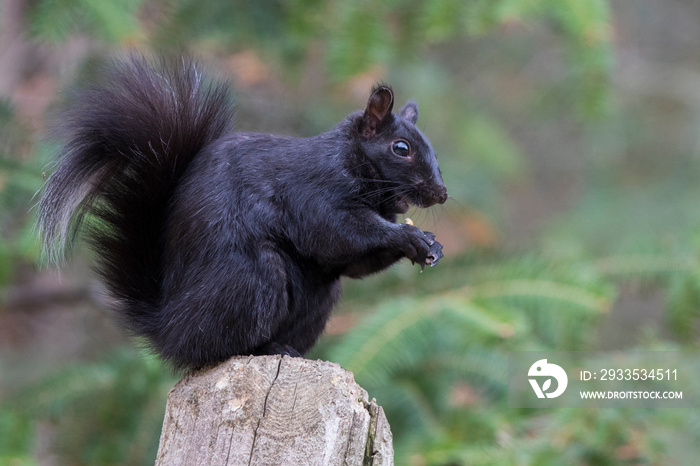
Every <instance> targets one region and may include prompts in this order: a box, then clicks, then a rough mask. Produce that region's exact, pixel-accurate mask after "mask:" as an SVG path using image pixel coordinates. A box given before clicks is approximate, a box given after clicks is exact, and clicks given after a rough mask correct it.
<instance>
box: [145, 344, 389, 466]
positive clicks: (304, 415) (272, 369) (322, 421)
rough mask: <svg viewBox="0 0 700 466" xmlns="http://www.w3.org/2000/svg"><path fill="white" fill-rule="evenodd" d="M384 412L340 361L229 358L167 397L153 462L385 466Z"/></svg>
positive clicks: (198, 373)
mask: <svg viewBox="0 0 700 466" xmlns="http://www.w3.org/2000/svg"><path fill="white" fill-rule="evenodd" d="M393 455H394V451H393V447H392V437H391V430H390V429H389V423H388V422H387V420H386V417H385V416H384V411H383V410H382V408H381V407H380V406H378V405H377V404H376V403H375V401H374V400H372V401H368V397H367V392H366V391H365V390H364V389H363V388H362V387H360V386H359V385H357V383H355V379H354V377H353V375H352V374H351V373H350V372H347V371H345V370H343V369H342V368H341V367H340V366H339V365H337V364H334V363H330V362H324V361H310V360H308V359H302V358H291V357H288V356H256V357H253V356H248V357H234V358H231V359H230V360H228V361H226V362H224V363H222V364H220V365H218V366H215V367H212V368H208V369H203V370H200V371H194V372H191V373H189V374H187V375H186V376H185V377H184V378H183V379H182V380H180V382H178V383H177V384H176V385H175V387H174V388H173V389H172V390H171V391H170V394H169V395H168V403H167V406H166V412H165V419H164V420H163V430H162V432H161V436H160V447H159V448H158V456H157V459H156V465H157V466H159V465H162V466H165V465H167V466H171V465H240V464H244V465H305V466H306V465H323V466H326V465H346V464H347V465H391V464H393Z"/></svg>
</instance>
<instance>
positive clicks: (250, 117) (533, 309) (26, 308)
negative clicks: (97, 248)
mask: <svg viewBox="0 0 700 466" xmlns="http://www.w3.org/2000/svg"><path fill="white" fill-rule="evenodd" d="M699 18H700V3H698V2H696V1H693V0H665V1H664V2H659V1H654V0H615V1H614V2H612V1H610V2H609V1H606V0H469V1H461V0H444V1H430V0H386V1H369V0H357V1H341V0H331V1H325V2H322V1H319V0H306V1H305V0H277V1H272V0H271V1H254V0H248V1H242V0H226V1H225V0H214V1H206V0H125V1H120V2H116V1H106V0H60V1H56V0H33V1H30V0H2V2H0V19H1V23H0V465H5V464H8V465H33V464H42V465H44V464H46V465H54V464H57V465H63V464H76V465H77V464H86V465H113V464H124V465H140V464H144V465H145V464H152V463H153V461H154V459H155V451H156V448H157V445H158V436H159V434H160V426H161V422H162V415H163V411H164V405H165V397H166V394H167V391H168V390H169V388H170V387H171V386H172V385H173V384H174V383H175V381H176V380H177V379H178V378H179V377H180V375H181V374H177V373H173V371H172V370H170V369H169V368H167V367H164V366H162V365H161V364H160V362H159V361H158V360H157V359H155V358H154V357H153V356H151V355H149V354H148V353H147V352H146V351H145V350H140V349H139V348H140V347H142V346H143V345H141V344H140V343H139V342H138V341H136V342H135V341H133V340H130V339H128V338H127V337H125V336H124V335H123V334H122V333H121V332H120V331H119V329H117V328H116V327H115V325H114V321H113V319H112V317H111V316H110V315H109V312H108V310H107V306H106V300H105V298H104V296H103V294H102V289H101V287H100V284H99V283H97V282H95V281H94V279H92V278H91V277H90V274H89V271H88V264H89V257H88V256H87V255H86V254H85V253H84V251H83V250H81V249H79V250H78V251H77V252H76V254H74V256H73V257H72V258H71V260H70V262H69V264H68V266H67V267H65V268H64V269H62V271H61V272H60V273H59V272H58V271H56V270H53V269H49V268H42V267H40V266H39V265H37V264H38V262H39V257H38V241H37V239H36V237H35V232H34V230H33V225H34V221H35V215H36V209H35V204H36V202H37V199H38V194H36V193H37V192H38V191H39V190H40V188H41V186H42V182H43V181H42V180H43V177H44V175H45V173H49V172H50V170H51V167H50V165H49V161H50V158H51V154H52V153H53V152H54V150H55V147H52V145H51V143H50V141H48V140H47V139H46V137H45V135H46V127H47V115H48V114H50V111H51V109H52V108H53V107H54V106H55V103H56V102H57V101H58V100H59V99H60V95H61V92H62V91H63V90H65V89H66V88H67V87H69V86H70V85H71V84H72V83H75V82H77V81H78V80H80V78H81V76H85V75H87V74H89V73H90V70H91V69H93V67H94V65H95V64H96V63H98V62H100V61H102V60H105V59H106V58H107V57H109V56H113V55H114V54H117V55H118V54H120V53H123V52H124V51H125V50H128V49H134V48H135V49H138V50H142V51H166V52H178V51H186V52H189V53H191V54H193V55H195V56H198V57H201V58H202V60H203V61H204V62H205V63H207V64H209V65H210V68H211V70H212V72H213V73H215V74H218V75H221V76H226V77H230V78H232V79H233V80H234V82H235V88H236V93H237V122H238V125H239V128H240V129H242V130H255V131H266V132H276V133H282V134H290V135H300V136H306V135H311V134H316V133H318V132H321V131H325V130H328V129H329V128H331V127H332V126H334V125H335V124H336V123H337V122H338V121H339V120H340V119H342V118H343V117H344V116H345V115H346V114H347V113H349V112H350V111H352V110H356V109H360V108H363V107H364V104H365V102H366V99H367V96H368V92H369V90H370V88H371V86H372V84H374V83H375V82H377V81H386V82H388V83H391V84H392V85H393V87H394V90H395V94H396V96H397V100H398V101H399V102H398V103H400V104H402V103H403V101H405V100H407V99H409V98H411V99H415V100H417V101H418V102H419V105H420V116H419V127H420V128H421V129H422V130H423V131H424V132H425V133H426V135H427V136H428V137H429V138H430V140H431V141H432V143H433V146H434V148H435V150H436V153H437V154H438V159H439V160H440V164H441V166H442V171H443V174H444V178H445V182H446V184H447V186H448V188H449V191H450V194H451V199H450V201H448V203H447V204H445V205H444V206H438V207H433V208H431V209H429V210H427V211H417V210H413V211H410V212H409V214H408V215H409V216H410V217H411V218H412V219H413V221H414V222H415V224H416V225H417V226H419V227H421V228H422V229H424V230H429V231H434V232H436V234H437V237H438V239H439V240H440V241H441V242H442V243H444V245H445V253H446V257H445V259H444V260H443V261H441V262H440V264H439V266H437V267H435V268H431V269H427V270H425V272H424V273H419V270H418V268H417V267H411V266H410V265H408V264H400V265H398V266H395V267H393V268H392V269H390V270H389V271H387V272H385V273H383V274H380V275H378V276H376V277H372V278H370V279H366V280H363V281H359V282H358V281H355V282H353V281H350V280H348V281H347V282H346V284H345V293H344V297H343V300H342V302H341V304H340V306H339V308H338V309H337V310H336V312H335V314H334V317H333V319H332V321H331V322H330V323H329V326H328V328H327V332H326V336H325V337H324V338H323V340H322V341H321V343H320V344H319V345H318V346H317V347H316V348H315V349H314V351H313V353H312V354H311V355H310V356H309V357H312V358H322V359H329V360H332V361H335V362H338V363H340V364H341V365H342V366H343V367H345V368H346V369H348V370H351V371H353V372H354V374H355V377H356V380H357V381H358V382H359V383H360V384H361V385H363V386H364V387H365V388H366V389H367V390H368V392H369V394H370V397H376V398H377V401H378V403H379V404H380V405H382V406H383V407H384V409H385V410H386V413H387V417H388V419H389V422H390V424H391V426H392V430H393V433H394V447H395V451H396V463H397V464H407V465H417V466H422V465H461V464H465V465H467V464H469V465H472V464H475V465H491V464H496V465H511V464H522V465H560V464H572V465H574V464H581V465H583V464H625V465H627V464H635V465H636V464H644V465H654V464H659V465H666V464H697V458H698V457H699V455H700V411H698V410H697V409H695V410H682V411H681V410H673V409H667V410H653V409H645V410H640V409H636V410H631V409H617V410H616V409H595V408H588V409H559V410H535V409H509V408H508V407H507V396H506V395H507V393H506V392H507V390H506V388H507V387H506V374H507V355H508V352H509V351H514V350H515V351H518V350H582V351H584V350H596V349H605V350H618V349H634V348H636V349H648V350H674V349H683V350H697V349H698V330H699V328H700V327H699V325H700V319H698V317H699V316H700V266H699V264H698V252H699V249H700V208H698V201H699V200H700V183H698V180H700V21H698V19H699Z"/></svg>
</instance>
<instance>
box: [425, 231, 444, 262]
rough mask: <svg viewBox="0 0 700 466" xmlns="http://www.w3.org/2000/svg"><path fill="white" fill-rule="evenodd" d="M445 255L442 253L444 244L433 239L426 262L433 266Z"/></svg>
mask: <svg viewBox="0 0 700 466" xmlns="http://www.w3.org/2000/svg"><path fill="white" fill-rule="evenodd" d="M431 234H432V233H431ZM434 236H435V235H433V237H434ZM443 256H444V254H443V253H442V244H440V243H438V242H437V241H435V240H433V244H431V245H430V252H428V256H427V257H426V258H425V264H426V265H429V266H431V267H432V266H434V265H435V264H437V263H438V261H439V260H440V259H442V258H443Z"/></svg>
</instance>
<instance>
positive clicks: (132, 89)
mask: <svg viewBox="0 0 700 466" xmlns="http://www.w3.org/2000/svg"><path fill="white" fill-rule="evenodd" d="M229 94H230V93H229V89H228V86H227V85H226V84H224V83H217V82H207V81H205V80H204V78H203V77H202V75H201V74H200V72H199V70H198V69H197V67H196V65H195V64H194V63H193V62H191V61H189V60H186V59H177V60H172V61H167V60H162V61H161V62H160V63H159V64H158V65H157V66H152V65H150V64H149V62H148V60H147V59H145V58H144V57H141V56H132V57H131V58H130V59H128V60H126V61H124V62H118V63H114V64H112V65H111V66H110V67H109V68H108V69H107V70H106V72H105V73H104V74H103V75H102V76H101V79H100V81H99V83H95V84H92V85H90V86H87V87H85V88H83V89H81V90H80V91H78V92H77V93H76V95H75V99H74V100H73V101H71V102H70V107H69V108H68V109H67V110H66V111H65V112H63V113H61V114H60V115H59V116H60V122H59V123H58V125H57V128H56V135H57V136H58V138H59V140H60V141H61V142H62V144H63V148H62V152H61V154H60V158H59V160H58V166H57V168H56V170H55V171H54V173H53V174H52V175H51V176H50V177H49V179H48V181H47V182H46V186H45V190H44V193H43V196H42V198H41V201H40V203H39V209H40V214H39V227H40V231H41V233H42V234H43V247H44V252H45V253H46V254H47V255H48V257H50V258H51V259H52V260H54V261H55V260H58V259H60V258H61V257H62V256H63V251H64V250H65V248H66V246H67V245H68V244H69V243H71V242H72V240H73V239H74V237H75V236H76V234H77V233H78V232H79V231H81V230H82V231H81V235H82V236H84V237H85V239H86V240H87V241H88V243H89V244H90V246H91V247H92V249H93V251H94V252H95V253H96V254H95V255H96V262H97V264H96V268H97V271H98V273H99V274H100V275H101V277H102V278H103V279H104V282H105V283H106V285H107V287H108V288H109V291H110V292H111V294H112V295H113V296H114V298H116V299H117V300H118V307H119V310H120V312H119V314H120V316H121V317H123V318H124V320H125V322H126V324H127V326H128V327H129V328H130V329H131V330H133V331H134V332H135V333H137V334H141V335H144V336H149V335H150V334H151V333H152V332H154V331H155V329H151V328H150V327H151V326H152V325H153V322H154V319H153V318H152V317H153V316H152V314H153V312H155V311H156V310H157V308H158V301H159V298H160V285H161V275H160V274H161V265H162V255H163V246H162V245H163V238H162V236H163V230H164V222H165V216H166V214H167V210H168V202H169V198H170V197H171V195H172V193H173V190H174V188H175V186H176V185H177V183H178V180H179V179H180V177H181V176H182V174H183V172H184V171H185V169H186V168H187V166H188V165H189V163H190V162H191V161H192V159H193V158H194V157H195V156H196V155H197V154H198V153H199V152H200V151H201V150H202V148H203V147H205V146H206V145H207V144H208V143H210V142H211V141H213V140H215V139H217V138H219V137H220V136H221V135H223V134H225V133H227V132H228V131H229V130H230V129H231V127H232V121H233V107H232V105H231V101H230V98H229ZM149 315H150V317H151V318H149Z"/></svg>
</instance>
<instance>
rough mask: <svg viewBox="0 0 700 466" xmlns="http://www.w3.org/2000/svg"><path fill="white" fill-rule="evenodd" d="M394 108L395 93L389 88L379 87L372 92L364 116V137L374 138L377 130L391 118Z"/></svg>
mask: <svg viewBox="0 0 700 466" xmlns="http://www.w3.org/2000/svg"><path fill="white" fill-rule="evenodd" d="M393 107H394V92H393V91H392V90H391V88H390V87H388V86H378V87H376V88H374V89H373V90H372V95H370V96H369V100H368V101H367V108H366V109H365V114H364V115H363V116H362V135H363V136H364V137H367V138H368V137H371V136H374V135H375V134H376V132H377V129H378V128H379V127H380V126H381V125H382V123H384V122H385V121H387V118H388V117H389V116H391V109H392V108H393Z"/></svg>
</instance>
